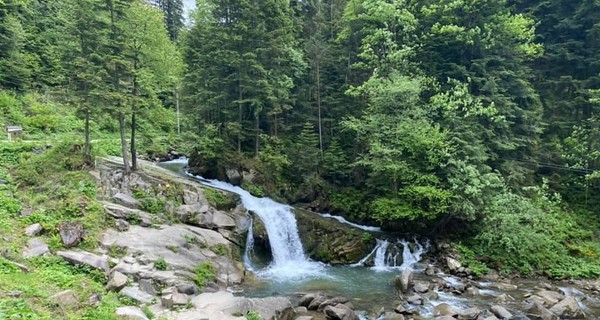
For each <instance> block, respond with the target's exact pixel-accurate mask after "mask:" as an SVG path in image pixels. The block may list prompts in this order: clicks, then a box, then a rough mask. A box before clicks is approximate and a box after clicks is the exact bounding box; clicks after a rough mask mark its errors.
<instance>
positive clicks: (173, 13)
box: [153, 0, 184, 41]
mask: <svg viewBox="0 0 600 320" xmlns="http://www.w3.org/2000/svg"><path fill="white" fill-rule="evenodd" d="M153 4H154V5H155V6H157V7H158V8H159V9H160V10H161V11H162V12H163V16H164V20H165V25H166V27H167V30H168V32H169V37H170V38H171V41H176V40H177V39H178V38H179V32H180V30H181V28H183V26H184V19H183V1H182V0H154V1H153Z"/></svg>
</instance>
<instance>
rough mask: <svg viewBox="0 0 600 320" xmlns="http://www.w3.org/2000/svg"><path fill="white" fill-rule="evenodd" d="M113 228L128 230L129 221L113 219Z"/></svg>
mask: <svg viewBox="0 0 600 320" xmlns="http://www.w3.org/2000/svg"><path fill="white" fill-rule="evenodd" d="M115 228H117V230H119V231H127V230H129V222H127V221H125V220H123V219H117V221H115Z"/></svg>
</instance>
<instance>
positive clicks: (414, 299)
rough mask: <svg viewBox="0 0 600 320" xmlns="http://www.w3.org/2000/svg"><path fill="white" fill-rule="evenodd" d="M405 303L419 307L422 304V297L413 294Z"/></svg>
mask: <svg viewBox="0 0 600 320" xmlns="http://www.w3.org/2000/svg"><path fill="white" fill-rule="evenodd" d="M406 302H408V303H410V304H418V305H421V304H423V297H421V296H420V295H418V294H413V295H412V296H410V297H408V298H406Z"/></svg>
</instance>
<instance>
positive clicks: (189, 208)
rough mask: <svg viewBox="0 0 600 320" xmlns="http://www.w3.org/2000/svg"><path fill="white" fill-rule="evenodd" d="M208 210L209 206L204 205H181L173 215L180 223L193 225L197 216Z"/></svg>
mask: <svg viewBox="0 0 600 320" xmlns="http://www.w3.org/2000/svg"><path fill="white" fill-rule="evenodd" d="M209 209H210V208H209V206H208V205H206V204H200V203H194V204H182V205H180V206H179V207H178V208H177V210H176V211H175V215H176V216H177V219H179V221H181V222H184V223H194V222H195V220H196V219H197V218H196V216H197V215H198V214H203V213H206V212H208V210H209Z"/></svg>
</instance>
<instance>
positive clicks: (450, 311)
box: [433, 302, 458, 317]
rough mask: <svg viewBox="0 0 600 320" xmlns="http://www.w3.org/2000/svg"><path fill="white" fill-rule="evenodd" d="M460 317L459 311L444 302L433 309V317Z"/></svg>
mask: <svg viewBox="0 0 600 320" xmlns="http://www.w3.org/2000/svg"><path fill="white" fill-rule="evenodd" d="M455 315H458V310H456V309H455V308H454V307H453V306H451V305H449V304H447V303H445V302H443V303H440V304H438V305H437V306H435V307H433V316H436V317H437V316H450V317H454V316H455Z"/></svg>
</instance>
